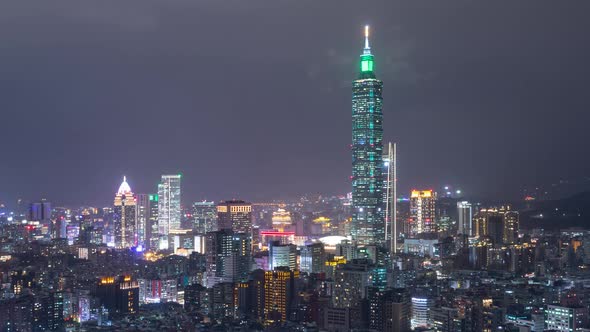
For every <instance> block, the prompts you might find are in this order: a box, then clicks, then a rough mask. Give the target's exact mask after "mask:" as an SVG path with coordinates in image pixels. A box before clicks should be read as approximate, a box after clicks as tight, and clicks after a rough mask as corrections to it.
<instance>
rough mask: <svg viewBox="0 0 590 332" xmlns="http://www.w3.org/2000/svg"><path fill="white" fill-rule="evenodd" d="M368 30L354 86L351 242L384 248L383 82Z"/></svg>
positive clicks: (366, 30)
mask: <svg viewBox="0 0 590 332" xmlns="http://www.w3.org/2000/svg"><path fill="white" fill-rule="evenodd" d="M373 70H374V59H373V54H371V48H370V46H369V27H368V26H366V27H365V48H364V50H363V54H361V59H360V73H359V76H358V79H357V80H355V81H354V82H353V83H352V225H351V235H352V238H353V239H354V240H356V241H358V242H359V244H384V242H385V210H384V207H383V194H384V191H383V171H382V167H383V111H382V101H383V99H382V97H381V92H382V90H383V82H381V81H380V80H378V79H377V78H375V73H374V71H373Z"/></svg>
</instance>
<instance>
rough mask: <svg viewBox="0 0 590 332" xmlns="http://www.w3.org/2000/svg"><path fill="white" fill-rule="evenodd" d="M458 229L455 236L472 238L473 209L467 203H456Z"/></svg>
mask: <svg viewBox="0 0 590 332" xmlns="http://www.w3.org/2000/svg"><path fill="white" fill-rule="evenodd" d="M457 210H458V213H459V227H458V230H457V234H463V235H467V236H473V208H472V206H471V203H469V202H467V201H462V202H457Z"/></svg>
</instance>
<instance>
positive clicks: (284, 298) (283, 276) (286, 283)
mask: <svg viewBox="0 0 590 332" xmlns="http://www.w3.org/2000/svg"><path fill="white" fill-rule="evenodd" d="M298 277H299V272H298V271H292V270H289V268H287V267H279V268H276V269H275V270H274V271H266V272H265V273H264V317H265V322H266V323H267V324H271V323H274V322H285V321H287V317H288V315H289V311H290V309H291V302H292V300H293V297H294V291H295V289H294V288H295V287H294V280H295V279H297V278H298Z"/></svg>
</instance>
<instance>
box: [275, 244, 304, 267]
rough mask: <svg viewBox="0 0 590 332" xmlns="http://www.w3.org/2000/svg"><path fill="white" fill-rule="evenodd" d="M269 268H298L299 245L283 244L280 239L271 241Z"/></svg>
mask: <svg viewBox="0 0 590 332" xmlns="http://www.w3.org/2000/svg"><path fill="white" fill-rule="evenodd" d="M268 249H269V250H268V251H269V252H268V262H269V264H268V265H269V269H270V270H274V269H275V268H277V267H285V266H286V267H288V268H289V269H291V270H297V247H296V246H295V245H292V244H281V243H280V242H279V241H274V242H271V243H270V245H269V246H268Z"/></svg>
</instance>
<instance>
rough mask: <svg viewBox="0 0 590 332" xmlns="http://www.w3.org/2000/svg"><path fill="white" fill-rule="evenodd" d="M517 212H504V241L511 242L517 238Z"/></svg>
mask: <svg viewBox="0 0 590 332" xmlns="http://www.w3.org/2000/svg"><path fill="white" fill-rule="evenodd" d="M518 219H519V218H518V212H517V211H510V210H508V211H506V212H505V213H504V243H506V244H513V243H516V242H517V240H518V229H519V222H518Z"/></svg>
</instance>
